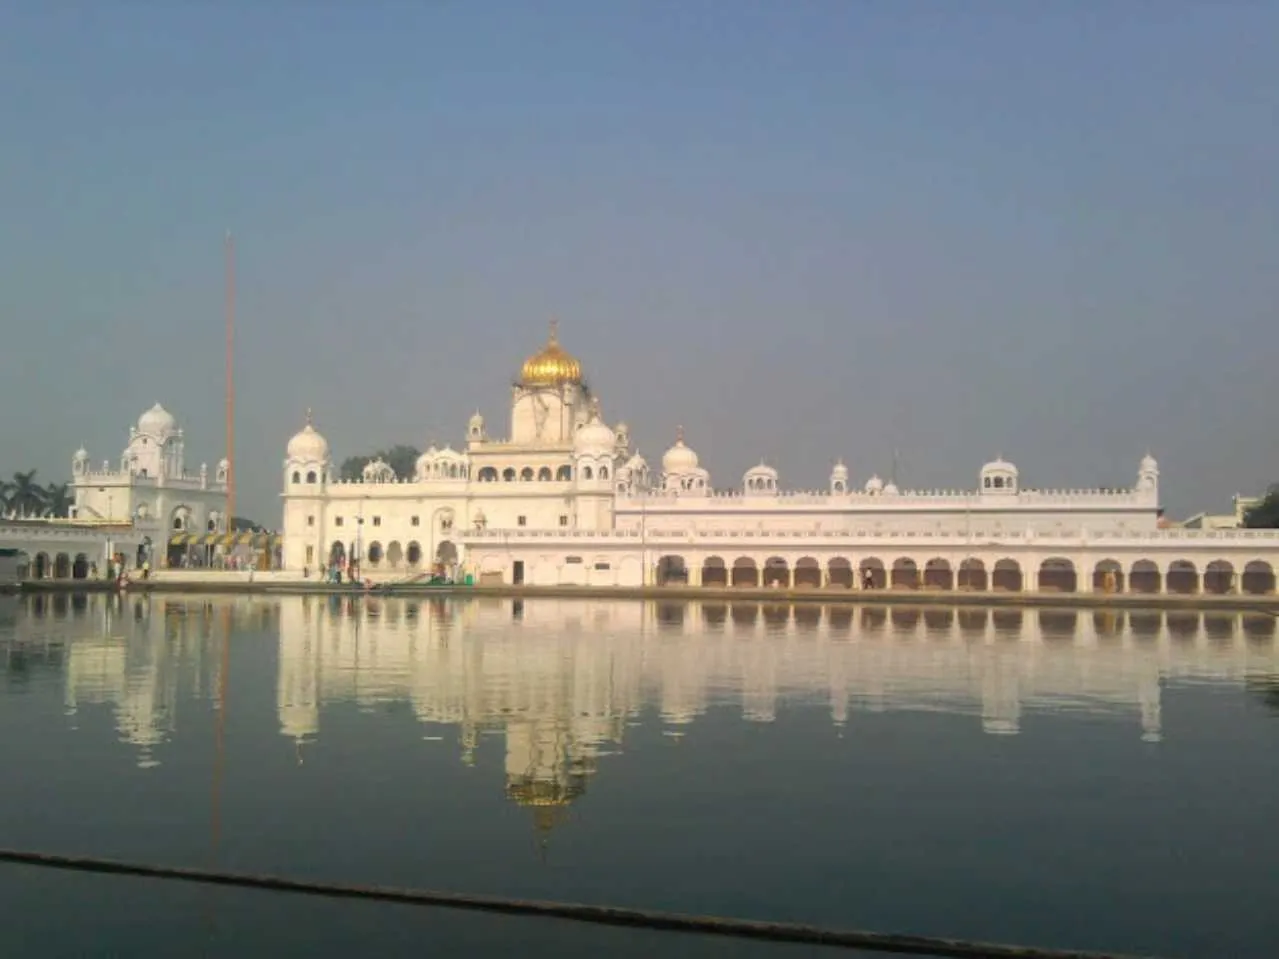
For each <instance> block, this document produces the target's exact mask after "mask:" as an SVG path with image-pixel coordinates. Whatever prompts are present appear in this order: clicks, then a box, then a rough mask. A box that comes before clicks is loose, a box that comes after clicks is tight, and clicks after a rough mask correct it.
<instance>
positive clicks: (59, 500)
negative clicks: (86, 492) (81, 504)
mask: <svg viewBox="0 0 1279 959" xmlns="http://www.w3.org/2000/svg"><path fill="white" fill-rule="evenodd" d="M74 505H75V496H74V495H73V494H72V492H71V487H70V486H69V485H68V484H67V483H50V484H49V485H48V486H46V487H45V488H44V512H45V514H46V515H48V516H52V517H54V518H55V519H65V518H66V517H67V515H68V514H69V513H70V512H71V507H72V506H74Z"/></svg>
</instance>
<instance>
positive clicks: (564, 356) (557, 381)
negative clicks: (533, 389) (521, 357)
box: [520, 320, 582, 386]
mask: <svg viewBox="0 0 1279 959" xmlns="http://www.w3.org/2000/svg"><path fill="white" fill-rule="evenodd" d="M581 382H582V364H581V363H579V362H578V361H577V359H576V358H574V357H573V356H570V355H569V354H568V353H566V352H565V351H564V348H563V347H562V346H560V341H559V338H558V337H557V336H556V323H555V321H554V320H552V321H551V334H550V336H548V337H547V338H546V345H545V346H544V347H542V348H541V349H540V350H538V351H537V352H536V353H534V354H533V355H532V356H530V357H529V358H528V359H527V360H525V361H524V368H523V369H522V370H521V371H520V385H521V386H561V385H563V384H565V383H573V384H578V385H580V384H581Z"/></svg>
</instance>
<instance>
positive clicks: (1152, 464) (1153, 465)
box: [1141, 453, 1159, 473]
mask: <svg viewBox="0 0 1279 959" xmlns="http://www.w3.org/2000/svg"><path fill="white" fill-rule="evenodd" d="M1141 471H1142V472H1143V473H1158V472H1159V461H1158V460H1156V459H1155V458H1154V457H1153V456H1151V455H1150V454H1149V453H1147V454H1146V455H1145V456H1143V457H1142V458H1141Z"/></svg>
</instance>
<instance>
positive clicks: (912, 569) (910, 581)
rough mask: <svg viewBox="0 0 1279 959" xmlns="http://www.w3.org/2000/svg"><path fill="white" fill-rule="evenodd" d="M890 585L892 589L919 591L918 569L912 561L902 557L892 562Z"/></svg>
mask: <svg viewBox="0 0 1279 959" xmlns="http://www.w3.org/2000/svg"><path fill="white" fill-rule="evenodd" d="M890 585H891V587H892V588H893V589H919V567H918V566H916V565H915V561H914V560H913V559H909V558H907V557H905V556H903V557H901V558H900V559H896V560H894V561H893V576H892V579H891V581H890Z"/></svg>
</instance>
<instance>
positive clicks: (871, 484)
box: [866, 473, 884, 493]
mask: <svg viewBox="0 0 1279 959" xmlns="http://www.w3.org/2000/svg"><path fill="white" fill-rule="evenodd" d="M883 491H884V481H883V480H882V479H880V478H879V474H878V473H877V474H875V475H874V476H872V477H871V478H870V479H868V480H867V481H866V492H867V493H882V492H883Z"/></svg>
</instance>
